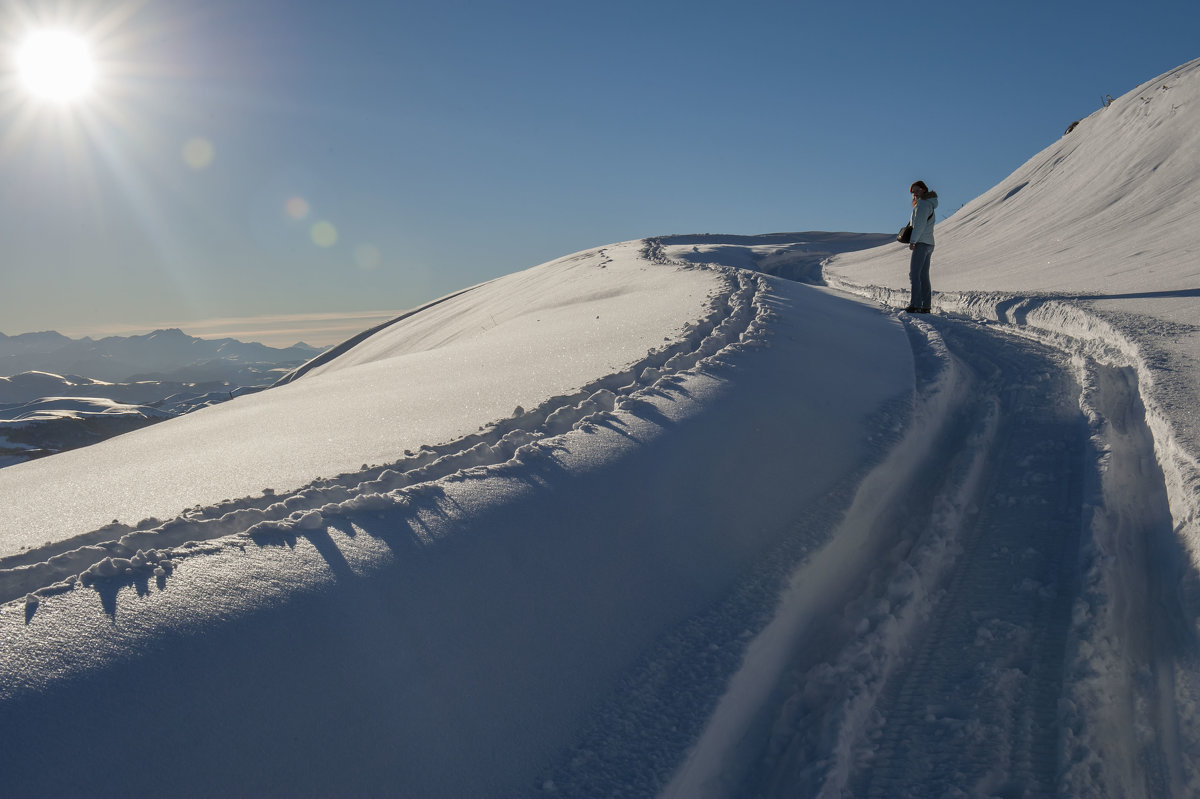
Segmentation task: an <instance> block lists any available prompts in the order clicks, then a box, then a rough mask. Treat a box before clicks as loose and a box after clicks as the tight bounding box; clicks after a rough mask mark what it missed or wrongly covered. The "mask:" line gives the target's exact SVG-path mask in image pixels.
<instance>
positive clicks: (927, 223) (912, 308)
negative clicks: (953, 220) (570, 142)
mask: <svg viewBox="0 0 1200 799" xmlns="http://www.w3.org/2000/svg"><path fill="white" fill-rule="evenodd" d="M908 191H909V193H911V194H912V198H913V200H912V201H913V210H912V221H911V222H910V224H911V225H912V238H910V239H909V242H910V243H909V245H908V249H910V250H912V260H911V261H910V262H909V266H908V279H909V280H910V281H911V283H912V298H911V300H910V301H909V303H908V307H907V308H905V309H904V310H905V311H907V312H908V313H929V309H930V306H931V305H932V304H933V287H932V286H931V285H930V283H929V262H930V259H932V258H933V224H934V222H935V221H937V220H936V219H935V218H934V214H933V212H934V211H935V210H936V209H937V207H938V196H937V192H936V191H930V190H929V187H928V186H926V185H925V181H923V180H918V181H917V182H916V183H914V184H912V185H911V186H909V187H908Z"/></svg>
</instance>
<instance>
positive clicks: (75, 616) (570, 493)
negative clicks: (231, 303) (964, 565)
mask: <svg viewBox="0 0 1200 799" xmlns="http://www.w3.org/2000/svg"><path fill="white" fill-rule="evenodd" d="M911 391H912V365H911V357H910V355H909V349H908V345H907V341H906V338H905V336H904V335H903V329H902V327H901V326H900V324H899V323H898V321H897V320H895V319H889V318H887V317H885V316H881V315H879V314H878V313H877V312H876V311H874V310H873V309H872V308H871V307H869V306H867V305H864V304H863V303H861V302H858V301H850V300H846V299H843V298H837V297H834V296H832V295H831V294H829V293H827V292H824V291H822V290H819V289H814V288H811V287H806V286H801V285H799V284H796V283H789V282H786V281H780V280H774V279H768V278H765V277H755V276H753V275H752V274H750V273H746V272H743V271H741V270H733V269H727V268H722V267H696V266H692V265H688V264H685V263H682V262H669V261H668V260H667V259H666V258H665V257H664V256H663V254H662V252H661V250H660V249H658V248H656V247H655V246H654V245H653V244H650V245H645V244H643V243H630V244H624V245H614V246H612V247H608V248H603V249H601V250H596V251H589V252H585V253H580V254H578V255H575V256H571V257H568V258H564V259H561V260H560V261H557V262H553V263H551V264H547V265H544V266H542V267H538V268H536V269H533V270H530V271H528V272H523V273H519V274H516V275H513V276H511V277H509V278H506V279H503V280H499V281H493V282H491V283H489V284H486V285H485V286H482V287H479V288H477V289H475V290H473V291H470V292H466V293H463V294H461V295H459V296H458V297H457V298H456V299H454V300H449V301H446V302H444V303H441V304H438V305H436V306H435V307H433V308H431V309H428V310H427V311H425V312H422V313H419V314H416V315H414V316H411V317H408V318H407V319H405V320H402V321H401V322H398V323H396V324H395V325H393V326H391V327H388V328H386V329H384V330H381V331H380V332H379V333H378V334H376V336H373V337H371V338H370V339H368V340H367V341H365V342H363V343H362V344H361V345H360V346H358V347H355V348H353V349H351V350H350V351H349V352H347V353H345V354H344V355H343V356H341V357H339V358H337V359H335V360H333V361H331V362H329V363H328V364H326V365H324V366H322V367H320V368H319V369H314V370H312V371H311V372H310V373H309V374H306V375H305V376H303V377H301V378H300V379H297V380H295V381H294V382H292V383H289V384H287V385H284V386H281V387H279V388H276V389H272V390H270V391H267V392H264V393H262V394H259V395H255V396H252V397H245V398H239V399H238V400H235V401H232V402H230V403H227V404H225V405H223V406H219V407H216V408H213V409H210V410H207V411H200V412H197V413H195V414H192V415H190V416H188V417H183V418H181V419H177V420H170V421H167V422H164V423H162V424H159V425H157V426H156V427H155V428H151V429H149V430H145V431H139V432H138V433H135V434H131V435H128V436H123V437H120V438H118V439H114V440H111V441H108V442H105V443H103V444H100V445H97V446H94V447H90V448H87V449H85V450H81V451H77V452H73V453H67V454H65V455H59V456H54V457H51V458H48V459H45V460H44V461H42V462H37V463H30V464H23V465H19V466H16V467H11V468H9V469H6V470H4V474H3V477H2V479H3V480H4V481H5V482H4V483H3V485H2V486H0V490H2V491H3V492H4V495H5V497H6V502H7V503H8V505H9V508H10V512H9V513H6V514H5V517H4V520H3V524H4V531H3V542H4V547H5V550H6V552H7V553H10V556H9V557H8V558H6V560H5V561H4V565H5V566H6V567H8V568H7V569H6V571H5V572H4V575H3V578H4V579H3V582H0V587H2V588H3V590H4V591H5V594H4V598H5V599H7V600H18V601H16V602H14V603H12V604H10V605H7V606H6V607H5V608H4V612H3V613H2V614H0V628H2V630H3V632H2V633H0V637H2V639H3V640H4V642H5V644H4V649H3V650H2V651H3V657H2V660H0V672H3V678H2V679H0V686H3V687H2V688H0V702H2V703H3V704H4V706H5V713H4V717H5V722H4V735H5V739H4V741H3V744H4V745H3V746H2V747H0V751H2V752H3V755H2V757H3V759H4V762H3V766H4V769H3V770H4V773H5V775H6V780H8V781H9V783H10V784H15V785H17V786H27V787H29V788H30V789H31V790H35V791H36V792H44V791H47V790H52V789H54V788H55V787H65V786H67V785H70V784H73V782H74V779H73V778H72V777H71V776H70V774H69V773H68V772H63V771H61V770H58V769H56V768H55V764H56V763H58V762H61V761H62V759H63V758H69V759H70V761H71V763H72V766H73V769H72V771H73V773H95V772H97V771H99V770H102V769H105V768H107V766H108V764H111V763H112V762H114V761H115V760H118V759H119V758H120V753H121V752H124V751H128V750H130V749H134V748H136V750H137V751H138V752H139V753H140V754H139V758H141V759H144V760H148V761H166V760H170V759H172V758H174V757H176V756H177V753H179V752H181V751H184V750H186V751H188V752H189V758H192V759H194V761H195V762H220V763H221V764H222V768H221V769H216V770H212V771H208V772H205V773H203V774H199V773H191V774H189V775H188V778H187V779H186V780H183V781H181V782H175V783H173V784H172V785H171V786H170V787H171V791H172V793H175V794H182V795H187V794H211V793H213V792H217V791H221V790H227V789H229V788H230V786H237V790H238V791H242V790H246V791H250V792H253V793H268V794H278V795H295V794H296V793H305V794H318V795H322V794H323V795H328V794H329V793H332V792H335V791H337V790H338V789H339V788H344V787H345V786H344V782H345V780H346V779H347V774H348V773H349V774H352V775H354V776H353V778H352V779H353V780H357V781H358V782H355V783H353V785H352V786H351V792H355V790H354V789H355V787H357V788H360V789H361V790H362V791H363V792H366V793H374V792H377V791H378V790H379V786H384V785H393V784H395V785H403V786H405V787H406V790H407V791H408V792H409V793H411V794H412V795H421V796H467V795H488V794H489V793H490V792H491V791H492V790H494V789H497V788H498V787H507V788H508V789H514V790H515V789H518V788H520V787H522V786H524V785H526V784H527V783H528V780H530V779H533V777H534V776H535V775H537V774H538V773H539V772H541V771H543V770H544V768H545V764H546V762H547V758H550V759H553V758H554V757H555V753H556V752H558V751H560V750H562V749H563V748H564V747H566V746H567V745H568V744H569V743H570V742H571V740H573V738H574V737H575V736H576V735H577V734H578V730H579V729H580V727H581V725H582V724H583V723H584V721H585V719H586V718H587V717H589V716H590V715H591V714H594V713H595V711H596V707H597V705H598V704H599V703H601V702H602V701H603V700H604V698H605V696H606V695H607V693H608V692H609V691H610V690H611V689H612V688H613V686H614V685H616V684H617V682H618V681H619V680H620V679H621V677H622V675H623V674H625V673H626V672H627V671H628V670H629V668H631V667H632V665H633V664H634V663H636V662H637V660H638V658H639V657H641V656H642V653H643V652H644V651H645V649H646V647H647V646H650V645H651V644H652V643H653V642H654V641H656V640H658V638H659V637H660V636H661V635H662V634H663V632H664V631H665V630H669V629H672V628H673V627H674V626H675V625H677V624H679V623H680V622H681V621H682V620H684V619H687V618H690V617H692V616H694V615H695V614H696V613H698V612H701V611H703V610H704V609H705V608H707V607H709V606H710V605H711V604H712V603H713V602H714V601H716V600H717V599H719V598H720V597H721V596H723V595H724V594H725V593H726V592H728V591H729V590H730V589H731V586H733V585H734V584H736V583H737V582H738V580H739V579H740V577H741V575H743V574H744V573H745V572H746V570H747V569H751V568H753V566H754V564H755V563H756V562H758V561H760V560H761V558H762V557H763V556H764V553H767V552H769V551H772V549H773V548H774V547H776V546H777V545H778V544H779V543H780V542H781V541H782V540H784V539H785V538H786V537H787V534H789V532H791V528H792V525H793V524H794V520H795V518H796V517H797V514H799V513H801V512H802V511H803V510H804V509H805V508H808V507H812V506H813V505H814V503H816V506H817V507H821V506H822V505H823V504H824V502H826V501H829V502H834V501H835V500H836V502H841V503H844V502H846V501H848V495H847V493H846V492H847V490H848V486H852V485H853V483H854V482H855V481H856V480H857V479H858V478H860V477H861V473H862V471H863V470H864V469H865V468H866V466H865V464H868V463H870V462H872V461H873V460H874V459H875V458H876V457H878V455H879V452H880V449H879V446H878V445H879V443H881V442H882V441H885V440H887V439H888V438H890V437H894V435H895V431H896V429H897V428H898V427H899V426H900V425H901V424H902V421H903V419H904V416H905V414H906V412H907V411H906V407H907V402H906V400H907V398H908V397H909V396H910V395H911ZM406 450H407V452H406ZM368 462H374V463H378V464H380V465H379V466H377V467H374V468H365V469H364V468H363V467H362V466H360V464H365V463H368ZM47 470H49V471H47ZM334 474H337V476H336V477H333V476H331V475H334ZM318 475H323V476H324V477H323V479H314V478H316V477H317V476H318ZM264 487H269V488H272V489H273V490H272V491H271V492H269V493H268V494H267V495H265V496H264V495H262V494H261V493H260V490H261V489H262V488H264ZM227 496H232V497H233V498H232V499H229V500H228V501H225V502H222V498H224V497H227ZM780 497H782V498H783V499H782V500H780ZM193 505H194V506H195V507H194V508H193V509H192V510H190V511H187V512H185V513H183V514H181V515H177V516H176V515H175V514H178V513H179V511H180V510H182V509H184V508H186V507H189V506H193ZM835 507H836V505H834V506H833V507H831V508H830V509H829V512H833V511H834V509H835ZM118 514H120V515H122V516H124V517H125V518H126V519H129V520H131V521H137V519H139V518H140V517H141V516H142V515H149V514H158V515H160V516H163V517H164V518H166V519H167V520H166V521H163V522H160V521H157V520H151V521H148V522H146V523H145V524H143V525H141V527H142V528H144V529H142V530H139V531H132V530H130V529H129V527H128V526H125V525H104V522H106V521H107V520H108V517H109V516H113V515H118ZM827 533H828V525H827V524H825V525H823V526H821V525H818V526H816V527H814V529H813V530H812V531H810V532H809V533H807V534H806V536H807V538H806V540H807V542H808V545H809V546H813V545H815V544H816V543H818V542H819V541H820V538H821V536H822V535H825V534H827ZM72 536H74V537H72ZM68 539H69V540H68ZM43 542H45V543H43ZM23 546H32V547H33V549H32V550H24V551H23V550H22V547H23ZM793 557H794V556H793ZM22 597H23V598H24V599H23V601H22V600H21V598H22ZM750 611H752V612H754V613H759V612H761V611H760V610H759V606H758V605H754V606H752V607H751V608H750ZM740 630H741V628H738V630H737V631H735V632H734V633H733V634H734V635H738V634H740ZM707 645H708V644H705V646H707ZM729 651H730V652H731V653H732V652H734V651H736V650H735V649H732V648H731V649H730V650H729ZM80 652H86V653H88V654H87V656H86V657H85V658H80V657H78V655H77V653H80ZM732 665H733V662H732V661H731V662H730V663H729V667H732ZM716 676H719V675H715V676H714V678H715V677H716ZM705 690H706V691H707V692H708V693H709V695H715V694H716V693H718V692H719V690H720V683H719V680H718V681H717V682H715V683H711V684H707V687H706V688H705ZM166 696H170V697H171V699H170V702H169V704H170V709H169V710H166V711H165V712H166V713H167V715H168V717H169V718H170V719H174V721H172V722H169V723H168V724H166V725H165V726H164V725H163V724H162V723H161V722H162V721H163V715H162V714H163V713H164V708H163V706H162V705H161V704H160V703H159V702H158V701H157V700H155V699H153V698H152V697H166ZM147 700H149V701H147ZM64 712H69V713H70V715H71V716H72V718H73V721H72V722H71V724H69V725H66V726H65V727H64V726H63V725H60V724H58V723H56V722H54V721H53V719H54V718H56V717H57V716H58V715H60V714H61V713H64ZM118 716H119V717H120V719H121V721H120V730H121V731H123V732H121V731H115V730H112V729H110V730H109V732H108V733H106V735H105V736H103V737H102V738H101V739H99V740H96V741H89V742H88V743H87V745H86V746H85V745H84V740H83V739H84V737H86V738H91V737H92V734H91V732H89V730H92V729H94V728H95V725H97V724H100V725H105V724H107V720H108V719H112V718H114V717H118ZM146 730H153V731H154V732H153V734H152V735H146V734H145V733H144V731H146ZM687 740H688V739H687V732H686V731H681V732H680V733H677V735H676V740H674V742H673V745H674V746H675V747H676V750H677V751H680V750H681V749H682V747H683V746H686V743H687ZM463 752H469V753H471V754H470V756H469V757H468V758H467V761H468V762H466V763H464V762H463V761H464V757H463ZM331 760H332V762H336V763H339V764H340V765H338V766H336V767H335V766H332V765H331ZM159 779H160V777H159V776H157V775H156V774H155V773H154V772H153V771H152V770H142V769H130V770H127V771H124V772H122V773H121V774H120V776H119V777H118V778H115V779H113V780H112V781H111V782H110V783H106V785H105V786H104V791H103V792H107V791H108V790H109V789H110V788H111V790H112V792H114V793H115V792H118V791H120V790H123V789H126V788H129V789H132V788H136V787H137V786H149V785H158V784H160V783H159ZM93 787H95V786H93Z"/></svg>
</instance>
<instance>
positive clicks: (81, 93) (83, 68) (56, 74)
mask: <svg viewBox="0 0 1200 799" xmlns="http://www.w3.org/2000/svg"><path fill="white" fill-rule="evenodd" d="M17 71H18V72H19V73H20V76H21V82H22V84H24V86H25V88H26V89H27V90H28V91H29V93H30V94H32V95H33V96H34V97H37V98H39V99H42V100H49V101H51V102H55V103H61V104H68V103H72V102H75V101H77V100H79V99H81V98H83V97H85V96H87V94H88V92H89V90H90V89H91V87H92V82H93V81H94V79H95V77H96V68H95V64H94V62H93V61H92V54H91V51H90V48H89V47H88V43H87V41H86V40H85V39H84V38H83V37H82V36H79V35H78V34H75V33H71V32H70V31H65V30H43V31H36V32H34V33H31V34H29V35H28V36H27V37H26V38H25V41H24V42H22V44H21V46H20V48H18V50H17Z"/></svg>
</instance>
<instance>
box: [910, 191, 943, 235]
mask: <svg viewBox="0 0 1200 799" xmlns="http://www.w3.org/2000/svg"><path fill="white" fill-rule="evenodd" d="M937 207H938V197H937V192H936V191H931V192H929V193H928V194H926V195H925V196H924V197H923V198H922V199H920V200H917V204H916V205H914V206H913V211H912V221H911V222H909V224H910V225H912V227H913V232H912V238H911V239H910V240H909V241H910V242H911V243H913V244H928V245H929V246H930V247H932V246H933V225H934V223H936V222H937V218H936V217H935V216H934V213H933V212H934V211H935V210H936V209H937Z"/></svg>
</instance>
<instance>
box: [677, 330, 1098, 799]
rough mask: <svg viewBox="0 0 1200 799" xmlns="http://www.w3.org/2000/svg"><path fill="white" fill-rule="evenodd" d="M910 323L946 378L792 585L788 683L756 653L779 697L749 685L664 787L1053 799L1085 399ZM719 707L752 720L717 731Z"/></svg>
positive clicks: (982, 340) (1017, 349)
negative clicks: (751, 693)
mask: <svg viewBox="0 0 1200 799" xmlns="http://www.w3.org/2000/svg"><path fill="white" fill-rule="evenodd" d="M908 321H909V327H910V332H912V333H913V334H914V335H913V340H914V350H915V355H916V358H915V360H916V362H917V363H918V370H919V371H921V370H926V371H928V370H929V369H931V368H933V369H940V370H941V375H942V377H940V378H938V377H936V376H933V377H931V376H929V375H926V376H925V377H924V382H925V383H926V384H927V385H929V384H930V383H931V382H934V383H935V384H936V381H938V380H940V382H941V388H942V390H941V391H934V390H927V391H926V392H925V393H924V394H923V396H922V397H921V398H920V402H919V403H918V410H917V413H916V418H917V420H918V422H917V424H915V425H914V428H913V430H912V432H911V433H910V435H909V437H908V438H906V440H905V442H903V443H901V445H900V446H899V448H898V452H897V453H895V455H894V457H890V458H889V459H888V461H886V462H885V463H884V464H883V465H882V466H881V467H880V468H879V469H878V470H877V471H876V473H873V474H872V476H871V478H868V480H867V481H866V482H864V484H863V488H861V489H860V499H859V500H856V502H855V504H854V506H852V508H851V510H850V511H849V513H848V514H847V518H846V520H845V521H844V522H843V524H842V527H841V529H840V531H839V533H838V535H837V537H835V538H834V539H833V541H832V542H831V544H830V545H829V546H828V547H827V548H826V549H825V550H823V551H822V552H821V553H818V554H817V555H815V556H814V557H813V558H812V559H811V560H810V561H808V563H806V564H805V565H804V566H802V567H801V568H800V569H798V570H797V572H796V573H795V575H794V577H793V588H792V590H791V594H792V596H786V595H785V597H784V599H783V602H782V606H781V612H780V614H779V618H781V619H783V620H784V622H783V623H782V624H781V625H779V630H777V631H776V632H775V633H774V635H776V636H777V637H779V638H780V639H782V638H787V637H790V638H791V643H790V644H788V645H787V647H788V648H789V650H790V653H791V654H790V657H791V658H792V659H791V661H790V664H788V666H787V669H788V671H787V673H786V674H785V675H784V676H782V679H780V678H779V677H778V676H777V677H776V678H772V677H771V673H772V672H771V670H770V669H769V668H763V666H762V664H761V663H760V664H758V665H757V666H756V665H755V664H754V661H755V658H756V654H755V650H756V649H757V650H767V649H770V648H772V646H769V645H767V644H766V643H764V642H762V641H759V640H756V642H755V643H753V644H751V646H750V648H749V649H748V654H747V665H745V666H744V667H743V672H742V673H740V674H739V675H738V676H739V677H740V676H743V675H746V674H749V675H751V676H752V677H753V680H756V681H760V682H761V681H763V680H766V681H768V683H769V684H770V685H774V686H775V688H774V692H773V693H771V695H770V697H769V698H767V699H764V698H763V697H762V695H761V694H762V691H761V688H760V690H759V696H757V697H754V698H747V697H746V696H744V695H743V696H741V697H740V698H739V695H738V692H737V691H736V690H735V688H736V684H737V682H738V677H735V679H734V682H733V683H732V684H731V685H732V686H733V687H731V689H730V691H729V692H727V694H726V697H725V699H723V700H722V704H723V705H726V706H729V705H732V706H733V707H732V711H730V709H729V707H726V708H725V709H724V711H723V709H722V708H718V711H717V714H716V715H714V717H713V718H714V721H711V722H710V725H709V729H708V730H707V731H706V735H705V737H704V738H702V739H701V742H700V743H699V744H698V745H697V747H696V749H694V750H693V753H692V756H691V757H690V758H689V761H688V763H687V764H686V765H685V767H684V768H683V769H682V770H681V772H680V773H679V774H677V775H676V780H675V782H674V783H673V784H672V786H671V787H670V788H669V789H668V790H667V792H666V793H665V795H667V796H672V795H678V796H688V797H706V796H707V797H718V796H721V797H723V796H754V797H772V796H797V795H799V796H843V795H850V796H886V797H904V796H914V797H915V796H921V797H924V796H942V795H956V794H957V793H962V794H964V795H969V794H972V792H974V791H981V792H983V793H984V794H985V795H993V794H1001V795H1006V796H1007V795H1012V796H1019V795H1030V796H1037V795H1051V794H1053V793H1054V790H1055V785H1056V779H1057V773H1058V749H1059V747H1058V740H1059V732H1058V726H1057V721H1058V717H1057V708H1058V701H1057V700H1058V697H1059V693H1060V690H1061V684H1062V679H1061V675H1062V672H1063V662H1064V661H1063V659H1064V647H1065V646H1066V641H1067V639H1068V628H1069V623H1070V619H1071V600H1072V598H1073V595H1074V593H1075V590H1076V589H1075V585H1076V582H1077V580H1076V577H1075V575H1076V564H1077V552H1078V544H1077V542H1078V536H1079V528H1080V525H1081V519H1082V508H1081V504H1082V500H1081V494H1082V485H1083V479H1084V475H1085V468H1084V464H1085V452H1086V446H1085V445H1086V441H1087V426H1086V424H1085V421H1084V417H1083V415H1082V413H1081V412H1080V410H1079V407H1078V396H1079V392H1078V389H1077V387H1076V386H1075V385H1074V382H1073V380H1072V377H1071V372H1070V371H1069V369H1068V368H1067V364H1066V361H1065V358H1064V357H1063V356H1062V355H1061V354H1060V353H1057V352H1055V351H1053V350H1050V349H1048V348H1045V347H1043V346H1041V345H1039V344H1036V343H1031V342H1025V341H1016V342H1009V341H1007V340H1004V339H1002V337H1000V336H998V335H996V334H995V333H993V332H991V331H989V330H987V329H984V328H981V327H975V326H970V325H963V324H960V323H955V322H949V323H947V322H944V321H942V320H929V321H926V320H923V319H922V320H912V319H909V320H908ZM922 350H924V353H923V352H922ZM947 362H949V363H947ZM921 364H925V365H924V366H921ZM955 364H956V365H955ZM956 374H959V375H961V377H958V378H956V377H954V375H956ZM956 380H957V381H961V382H956ZM919 382H920V381H919ZM948 400H949V401H948ZM922 406H925V407H924V410H922ZM922 418H924V419H925V420H926V421H925V424H924V426H922V424H921V423H920V420H921V419H922ZM909 455H911V457H908V459H907V460H906V456H909ZM873 481H874V485H872V482H873ZM831 575H837V576H836V578H835V577H833V576H831ZM806 586H807V587H806ZM808 587H811V588H812V590H808ZM789 617H790V618H789ZM769 634H771V627H768V631H767V633H764V634H763V636H760V639H761V638H763V637H764V636H766V635H769ZM777 643H778V641H777ZM780 668H782V667H780ZM739 705H741V706H740V707H738V706H739ZM723 712H725V713H726V715H727V716H728V713H729V712H732V713H733V715H734V716H738V715H740V716H741V720H740V721H737V722H736V723H734V724H732V725H728V726H727V728H726V729H724V730H721V729H720V727H721V726H722V724H728V722H727V721H725V722H721V723H717V721H718V720H719V719H718V717H719V716H721V714H722V713H723ZM762 730H765V732H763V731H762ZM711 736H715V737H716V738H717V743H716V744H715V745H714V746H713V747H712V748H708V749H705V746H706V741H705V739H706V738H709V737H711ZM689 772H690V773H689Z"/></svg>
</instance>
